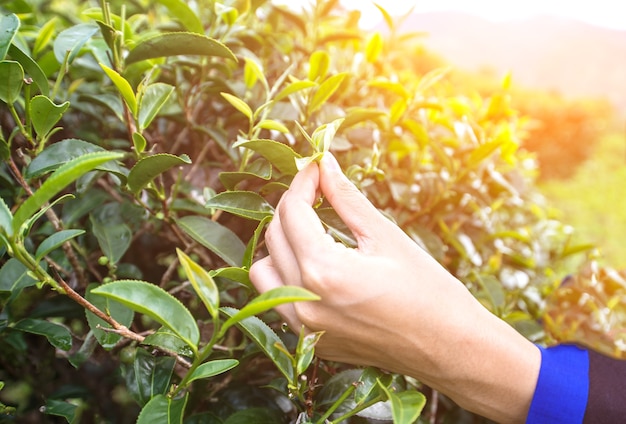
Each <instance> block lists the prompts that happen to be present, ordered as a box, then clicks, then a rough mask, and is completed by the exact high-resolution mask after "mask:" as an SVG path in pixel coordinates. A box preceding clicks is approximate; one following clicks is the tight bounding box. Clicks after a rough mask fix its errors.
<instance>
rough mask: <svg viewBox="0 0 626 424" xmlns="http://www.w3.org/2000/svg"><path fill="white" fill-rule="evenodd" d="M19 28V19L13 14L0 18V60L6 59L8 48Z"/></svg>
mask: <svg viewBox="0 0 626 424" xmlns="http://www.w3.org/2000/svg"><path fill="white" fill-rule="evenodd" d="M19 28H20V18H18V17H17V15H16V14H15V13H11V14H8V15H4V16H0V60H4V59H5V58H6V55H7V52H8V51H9V46H10V45H11V43H12V42H13V38H14V37H15V34H17V30H18V29H19Z"/></svg>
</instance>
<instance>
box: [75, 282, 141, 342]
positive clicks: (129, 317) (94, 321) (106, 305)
mask: <svg viewBox="0 0 626 424" xmlns="http://www.w3.org/2000/svg"><path fill="white" fill-rule="evenodd" d="M96 287H98V285H97V284H90V285H89V286H88V287H87V290H86V291H85V299H87V300H88V301H89V302H91V304H92V305H94V306H95V307H96V308H98V309H100V310H101V311H106V312H107V314H108V315H110V316H111V317H112V318H114V319H115V321H117V322H119V323H120V324H122V325H125V326H126V327H128V326H129V325H130V324H131V323H132V322H133V316H134V315H135V314H134V313H133V311H132V310H131V309H129V308H127V307H126V306H124V305H122V304H121V303H119V302H116V301H114V300H112V299H109V298H106V297H103V296H96V295H92V294H91V290H93V289H94V288H96ZM85 316H86V317H87V323H88V324H89V328H91V331H93V334H94V336H95V337H96V339H97V340H98V343H100V345H101V346H102V347H103V348H104V349H107V350H108V349H113V348H114V347H115V346H116V345H117V342H119V341H120V339H121V338H122V336H120V335H119V334H115V333H112V332H110V331H104V330H102V329H101V328H98V327H104V328H112V327H111V324H109V323H108V322H106V321H104V320H103V319H101V318H99V317H97V316H96V315H94V314H93V313H91V312H89V311H88V310H85Z"/></svg>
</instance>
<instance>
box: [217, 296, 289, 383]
mask: <svg viewBox="0 0 626 424" xmlns="http://www.w3.org/2000/svg"><path fill="white" fill-rule="evenodd" d="M220 311H221V312H222V313H223V314H224V315H226V316H228V317H232V316H234V315H236V314H237V313H238V312H239V311H238V310H237V309H235V308H220ZM237 326H238V327H239V328H240V329H241V331H243V332H244V333H245V334H246V336H248V337H249V338H250V339H251V340H252V341H253V342H254V343H256V345H257V346H258V347H259V348H260V349H261V350H262V351H263V353H265V355H266V356H267V357H268V358H269V359H271V360H272V362H273V363H274V365H275V366H276V368H278V370H279V371H280V372H281V373H282V374H283V375H284V376H285V378H286V379H287V381H293V380H294V378H295V369H294V365H293V358H292V357H291V355H289V353H288V351H287V347H286V346H285V344H284V343H283V341H282V340H281V339H280V338H279V337H278V336H277V335H276V333H274V331H272V329H271V328H270V327H268V325H267V324H265V323H264V322H263V321H261V320H260V319H258V318H257V317H254V316H251V317H248V318H246V319H244V320H242V321H239V322H238V323H237Z"/></svg>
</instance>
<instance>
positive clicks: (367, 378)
mask: <svg viewBox="0 0 626 424" xmlns="http://www.w3.org/2000/svg"><path fill="white" fill-rule="evenodd" d="M381 378H383V373H382V372H381V371H380V370H379V369H378V368H374V367H367V368H365V369H364V370H363V372H362V373H361V376H360V377H359V383H358V384H357V385H356V390H355V391H354V402H356V404H357V405H361V404H363V403H365V402H367V401H368V400H369V399H370V398H371V397H372V394H373V393H376V392H375V391H374V389H375V388H378V387H379V386H378V380H379V379H381Z"/></svg>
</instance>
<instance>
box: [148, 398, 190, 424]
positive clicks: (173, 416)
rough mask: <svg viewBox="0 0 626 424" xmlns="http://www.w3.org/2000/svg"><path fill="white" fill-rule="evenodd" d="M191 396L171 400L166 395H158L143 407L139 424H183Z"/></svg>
mask: <svg viewBox="0 0 626 424" xmlns="http://www.w3.org/2000/svg"><path fill="white" fill-rule="evenodd" d="M188 396H189V394H188V393H185V395H184V396H183V397H182V398H179V399H170V398H169V397H167V396H164V395H157V396H155V397H153V398H152V399H150V402H148V404H147V405H146V406H144V407H143V409H142V410H141V413H140V414H139V418H137V424H157V423H167V424H182V423H183V417H184V413H185V406H186V405H187V398H188Z"/></svg>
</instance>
